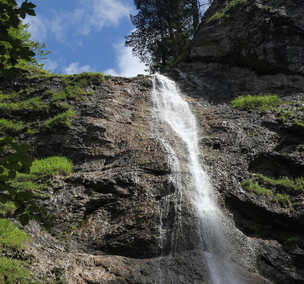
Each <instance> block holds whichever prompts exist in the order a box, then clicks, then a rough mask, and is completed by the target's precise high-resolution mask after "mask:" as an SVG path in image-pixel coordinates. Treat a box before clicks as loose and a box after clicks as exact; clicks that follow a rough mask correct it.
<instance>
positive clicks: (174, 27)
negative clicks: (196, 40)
mask: <svg viewBox="0 0 304 284" xmlns="http://www.w3.org/2000/svg"><path fill="white" fill-rule="evenodd" d="M134 3H135V5H136V8H137V9H138V10H139V12H138V14H137V15H131V16H130V17H131V21H132V23H133V24H134V25H135V27H136V30H135V31H134V32H132V33H131V34H130V35H129V36H127V37H126V46H130V47H132V52H133V54H134V55H136V56H138V57H139V59H140V60H141V61H142V62H144V63H147V64H149V65H150V69H151V70H152V71H154V70H156V71H157V70H160V69H162V68H164V67H165V66H166V65H167V64H168V63H169V62H170V61H174V60H176V59H177V58H178V56H179V55H181V54H182V53H184V52H185V51H186V49H187V45H188V43H189V40H190V39H191V38H192V36H193V33H194V31H195V29H196V28H197V26H198V24H199V2H198V0H134Z"/></svg>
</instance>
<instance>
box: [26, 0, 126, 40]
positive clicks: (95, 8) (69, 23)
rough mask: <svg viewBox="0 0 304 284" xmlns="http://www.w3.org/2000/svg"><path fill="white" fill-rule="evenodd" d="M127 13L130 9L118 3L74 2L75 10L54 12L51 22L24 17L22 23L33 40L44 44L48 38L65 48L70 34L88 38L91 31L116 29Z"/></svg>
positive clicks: (115, 0)
mask: <svg viewBox="0 0 304 284" xmlns="http://www.w3.org/2000/svg"><path fill="white" fill-rule="evenodd" d="M131 11H132V7H131V6H130V5H126V4H123V2H122V0H78V7H77V8H76V9H74V10H73V11H63V10H56V11H53V15H52V17H51V18H43V19H42V18H41V17H40V16H39V15H37V16H36V17H26V20H25V22H26V23H30V28H29V32H30V33H31V34H32V36H33V39H35V40H38V41H44V40H45V38H46V37H47V36H49V35H52V36H53V37H55V38H56V40H58V41H60V42H61V43H65V44H69V43H71V42H70V41H71V39H70V36H71V34H72V35H74V36H77V35H89V34H90V33H91V31H92V30H93V29H95V30H97V31H100V30H101V29H102V28H104V27H105V26H113V25H118V24H119V22H120V20H121V19H123V18H128V17H129V14H130V13H131ZM68 37H69V40H68ZM77 43H79V41H78V42H77ZM72 44H73V43H72Z"/></svg>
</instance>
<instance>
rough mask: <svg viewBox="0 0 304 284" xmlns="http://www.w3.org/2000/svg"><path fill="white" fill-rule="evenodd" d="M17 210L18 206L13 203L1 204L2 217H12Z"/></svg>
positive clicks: (0, 213) (0, 214) (0, 212)
mask: <svg viewBox="0 0 304 284" xmlns="http://www.w3.org/2000/svg"><path fill="white" fill-rule="evenodd" d="M15 210H16V206H15V204H14V203H13V202H6V203H1V202H0V217H7V216H12V215H13V213H14V212H15Z"/></svg>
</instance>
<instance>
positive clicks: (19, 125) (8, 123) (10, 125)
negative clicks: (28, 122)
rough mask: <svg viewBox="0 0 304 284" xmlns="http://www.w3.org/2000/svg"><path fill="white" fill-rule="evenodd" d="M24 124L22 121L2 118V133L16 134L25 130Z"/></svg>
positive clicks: (0, 127)
mask: <svg viewBox="0 0 304 284" xmlns="http://www.w3.org/2000/svg"><path fill="white" fill-rule="evenodd" d="M23 128H24V124H23V122H22V121H14V120H9V119H5V118H0V132H2V133H16V132H18V131H21V130H23Z"/></svg>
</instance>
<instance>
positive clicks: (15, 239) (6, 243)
mask: <svg viewBox="0 0 304 284" xmlns="http://www.w3.org/2000/svg"><path fill="white" fill-rule="evenodd" d="M28 240H29V237H28V236H27V234H26V233H25V232H24V231H22V230H20V229H19V228H18V227H17V226H15V225H14V224H13V223H12V222H11V221H9V220H7V219H0V249H1V250H3V249H5V250H7V249H11V250H22V249H23V248H24V242H26V241H28Z"/></svg>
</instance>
